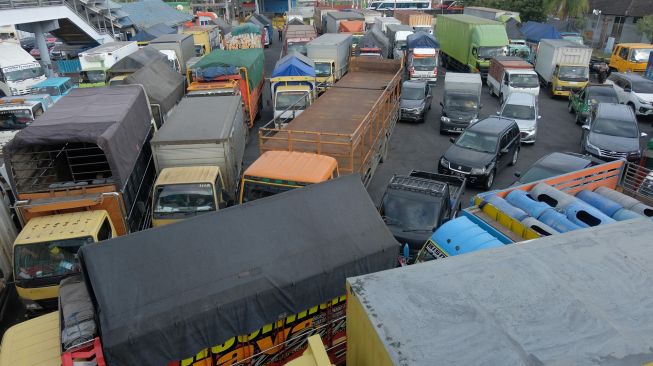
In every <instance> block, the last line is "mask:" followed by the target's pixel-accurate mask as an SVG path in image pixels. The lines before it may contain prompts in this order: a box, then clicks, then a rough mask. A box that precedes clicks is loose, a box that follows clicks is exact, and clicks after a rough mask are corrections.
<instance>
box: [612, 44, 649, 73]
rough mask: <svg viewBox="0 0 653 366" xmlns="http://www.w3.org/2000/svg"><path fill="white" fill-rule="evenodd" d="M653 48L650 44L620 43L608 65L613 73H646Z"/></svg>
mask: <svg viewBox="0 0 653 366" xmlns="http://www.w3.org/2000/svg"><path fill="white" fill-rule="evenodd" d="M651 52H653V46H652V45H650V44H648V43H619V44H617V45H616V46H615V47H614V50H613V51H612V55H611V56H610V64H609V65H608V66H609V67H610V69H611V70H612V71H618V72H637V73H644V71H646V64H647V63H648V59H649V56H650V55H651Z"/></svg>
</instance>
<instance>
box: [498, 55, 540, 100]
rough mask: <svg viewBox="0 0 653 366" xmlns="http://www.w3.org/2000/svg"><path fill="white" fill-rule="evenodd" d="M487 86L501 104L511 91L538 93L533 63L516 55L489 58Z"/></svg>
mask: <svg viewBox="0 0 653 366" xmlns="http://www.w3.org/2000/svg"><path fill="white" fill-rule="evenodd" d="M487 86H488V90H489V92H490V95H496V96H497V97H499V101H500V103H501V104H502V105H503V102H504V101H505V100H506V99H507V98H508V96H509V95H510V93H512V92H518V93H528V94H533V95H535V96H536V97H537V96H538V95H540V83H539V80H538V78H537V73H536V72H535V71H534V70H533V65H531V64H529V63H528V62H526V61H524V60H523V59H522V58H520V57H516V56H496V57H493V58H492V59H491V60H490V71H489V73H488V75H487Z"/></svg>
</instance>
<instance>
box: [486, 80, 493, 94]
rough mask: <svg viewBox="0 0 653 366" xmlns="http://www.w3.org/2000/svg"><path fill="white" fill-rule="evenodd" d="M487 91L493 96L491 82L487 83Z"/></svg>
mask: <svg viewBox="0 0 653 366" xmlns="http://www.w3.org/2000/svg"><path fill="white" fill-rule="evenodd" d="M487 91H488V92H489V93H490V96H491V97H493V96H494V90H492V84H491V83H488V84H487Z"/></svg>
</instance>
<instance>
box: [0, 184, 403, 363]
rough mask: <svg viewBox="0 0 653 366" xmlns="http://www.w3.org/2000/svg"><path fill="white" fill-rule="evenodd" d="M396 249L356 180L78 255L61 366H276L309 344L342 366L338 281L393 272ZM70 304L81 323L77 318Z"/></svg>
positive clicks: (68, 288) (64, 320) (65, 299)
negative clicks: (80, 310)
mask: <svg viewBox="0 0 653 366" xmlns="http://www.w3.org/2000/svg"><path fill="white" fill-rule="evenodd" d="M334 197H338V200H335V199H334ZM341 200H344V201H345V202H347V209H346V210H343V209H342V204H341V203H342V201H341ZM298 207H301V209H300V210H298V209H297V208H298ZM279 212H283V213H284V214H283V215H279V214H278V213H279ZM252 218H257V219H256V225H253V226H250V227H249V228H248V229H247V230H234V227H235V226H238V225H241V224H242V223H244V222H246V221H247V220H251V219H252ZM280 228H283V230H280ZM191 237H192V238H193V240H190V241H189V240H188V238H191ZM396 248H397V243H396V241H395V240H394V239H393V238H392V235H390V233H389V232H388V231H387V229H386V228H385V226H384V224H383V221H382V220H381V218H380V217H379V216H378V214H377V213H376V212H375V207H374V205H373V203H372V201H371V200H370V198H369V195H368V193H367V191H366V190H365V188H364V187H363V185H362V184H361V183H360V178H358V177H356V176H349V177H341V178H338V179H335V180H332V181H330V182H325V183H322V184H315V185H311V186H309V187H306V188H303V189H297V190H293V191H291V192H286V193H284V194H281V195H278V196H274V197H269V198H266V199H263V200H261V201H258V202H255V203H248V204H244V205H242V206H239V207H237V208H234V209H229V210H224V211H219V212H214V213H209V214H206V215H202V216H199V217H196V218H194V219H192V220H185V221H182V222H180V223H178V224H175V225H167V226H164V227H161V228H158V229H156V230H148V231H144V232H142V233H139V234H138V235H131V236H126V237H121V238H117V239H114V240H112V241H111V242H109V243H105V244H104V245H97V246H93V247H91V246H86V247H84V248H83V249H82V250H81V253H80V259H81V261H80V262H81V267H82V271H83V274H84V275H83V279H82V278H79V279H77V278H71V279H69V280H67V281H66V283H64V285H63V288H62V292H61V293H62V296H61V297H60V302H61V308H62V309H63V311H61V312H60V314H61V315H60V326H61V329H62V332H61V334H64V335H70V336H68V337H66V343H64V344H62V348H63V350H62V359H63V360H64V365H66V366H68V365H72V362H71V363H69V364H66V363H65V362H66V361H65V360H71V359H74V360H75V361H76V363H81V362H89V364H91V363H90V362H97V361H98V360H100V359H103V360H104V362H105V364H106V365H107V366H119V365H176V366H180V365H204V364H211V365H224V364H232V363H238V364H256V365H279V364H285V363H286V362H288V361H291V360H293V359H295V358H297V357H299V356H300V355H301V354H302V352H303V351H304V349H306V347H307V338H308V336H309V335H313V334H318V335H319V336H320V337H321V338H322V341H323V342H324V344H325V346H326V348H327V349H328V356H329V358H330V362H331V363H333V364H342V363H343V362H344V358H345V357H344V350H345V344H346V329H345V328H344V324H345V313H344V310H345V302H344V299H345V284H344V282H343V279H344V278H346V277H347V276H357V275H363V274H367V273H371V272H376V271H382V270H387V269H390V268H392V267H393V266H394V265H395V262H396ZM92 249H100V250H92ZM334 253H335V254H334ZM225 258H229V260H228V261H225ZM216 263H220V264H219V265H216ZM171 268H175V270H174V271H173V270H171ZM125 273H129V274H131V275H132V276H134V277H135V278H138V279H139V280H138V281H139V284H141V285H142V286H143V287H140V286H139V289H138V290H136V289H135V288H134V283H133V281H125ZM209 278H210V279H211V280H210V281H207V279H209ZM271 278H274V279H275V281H274V282H271V281H269V279H271ZM182 279H183V280H182ZM87 288H88V291H87V290H86V289H87ZM69 294H70V295H73V296H68V295H69ZM74 299H78V301H77V303H80V302H83V303H85V304H88V305H87V306H88V308H87V309H86V308H85V309H84V314H88V315H89V317H88V318H84V319H80V317H79V316H78V317H76V318H75V315H76V314H74V313H73V309H75V308H76V307H75V305H76V304H75V303H73V302H71V300H74ZM79 300H81V301H79ZM154 303H156V304H157V306H152V304H154ZM67 309H69V310H67ZM128 309H129V310H128ZM125 311H128V312H129V314H131V315H130V316H129V317H125V315H124V314H125ZM66 313H68V314H69V315H68V316H66V315H65V314H66ZM241 317H242V319H247V321H244V320H242V321H236V319H240V318H241ZM225 319H232V320H233V321H225ZM80 321H83V322H84V324H80ZM81 325H85V326H81ZM73 330H81V332H72V331H73ZM124 334H129V335H130V336H129V340H127V339H126V338H124V337H123V336H122V335H124ZM200 335H201V336H200ZM62 341H63V339H62ZM84 341H87V342H84ZM34 342H42V340H40V339H35V340H34ZM62 343H63V342H62ZM6 351H9V350H7V349H5V348H3V349H2V352H3V353H4V352H6ZM44 351H45V350H44Z"/></svg>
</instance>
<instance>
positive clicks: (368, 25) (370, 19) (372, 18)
mask: <svg viewBox="0 0 653 366" xmlns="http://www.w3.org/2000/svg"><path fill="white" fill-rule="evenodd" d="M353 11H355V12H357V13H359V14H362V15H363V16H364V17H365V30H366V31H368V30H370V29H372V27H373V26H374V23H376V18H378V17H382V16H383V13H381V12H379V11H376V10H372V9H356V10H353Z"/></svg>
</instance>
